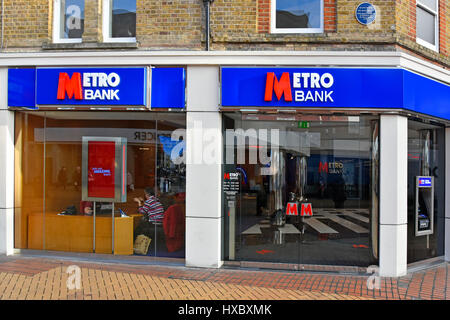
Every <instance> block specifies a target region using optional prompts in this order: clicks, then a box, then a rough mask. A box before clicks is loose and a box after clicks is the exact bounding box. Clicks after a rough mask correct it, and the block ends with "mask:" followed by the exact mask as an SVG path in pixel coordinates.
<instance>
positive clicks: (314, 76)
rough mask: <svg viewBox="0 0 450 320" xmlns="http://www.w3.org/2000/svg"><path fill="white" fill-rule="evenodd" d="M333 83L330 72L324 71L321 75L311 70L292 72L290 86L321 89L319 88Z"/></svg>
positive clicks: (329, 86)
mask: <svg viewBox="0 0 450 320" xmlns="http://www.w3.org/2000/svg"><path fill="white" fill-rule="evenodd" d="M333 84H334V78H333V76H332V75H331V74H330V73H328V72H327V73H324V74H322V75H320V74H318V73H315V72H312V73H307V72H303V73H300V72H294V73H293V74H292V87H293V88H296V89H297V88H311V89H321V88H325V89H328V88H331V86H332V85H333Z"/></svg>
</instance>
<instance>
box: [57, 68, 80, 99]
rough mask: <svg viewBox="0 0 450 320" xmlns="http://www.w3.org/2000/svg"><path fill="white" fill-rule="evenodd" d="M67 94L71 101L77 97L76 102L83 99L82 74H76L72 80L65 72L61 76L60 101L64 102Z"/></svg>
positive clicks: (59, 86)
mask: <svg viewBox="0 0 450 320" xmlns="http://www.w3.org/2000/svg"><path fill="white" fill-rule="evenodd" d="M66 92H67V96H68V97H69V99H72V97H73V96H74V95H75V99H76V100H82V99H83V89H82V87H81V74H80V73H79V72H74V73H73V75H72V79H70V78H69V75H68V74H67V73H65V72H61V73H60V74H59V83H58V96H57V99H58V100H64V99H65V98H66Z"/></svg>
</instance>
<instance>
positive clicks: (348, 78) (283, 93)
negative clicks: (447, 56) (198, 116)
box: [221, 67, 450, 120]
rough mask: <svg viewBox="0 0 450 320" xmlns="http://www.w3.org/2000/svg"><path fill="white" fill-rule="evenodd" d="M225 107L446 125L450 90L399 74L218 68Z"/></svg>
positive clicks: (360, 70) (379, 70)
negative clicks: (395, 114) (388, 112)
mask: <svg viewBox="0 0 450 320" xmlns="http://www.w3.org/2000/svg"><path fill="white" fill-rule="evenodd" d="M221 79H222V102H221V103H222V106H223V107H327V108H390V109H408V110H411V111H416V112H419V113H423V114H427V115H431V116H436V117H440V118H443V119H449V120H450V108H449V101H450V86H448V85H445V84H443V83H440V82H437V81H434V80H432V79H429V78H426V77H423V76H420V75H418V74H415V73H412V72H409V71H406V70H403V69H399V68H398V69H385V68H377V69H375V68H371V69H364V68H282V67H281V68H257V67H256V68H238V67H236V68H233V67H224V68H222V75H221Z"/></svg>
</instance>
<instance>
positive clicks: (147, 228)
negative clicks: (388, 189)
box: [134, 187, 164, 240]
mask: <svg viewBox="0 0 450 320" xmlns="http://www.w3.org/2000/svg"><path fill="white" fill-rule="evenodd" d="M144 194H145V199H146V200H145V201H144V199H142V198H134V201H136V202H137V203H138V206H139V207H138V211H139V213H140V214H142V215H143V217H142V219H141V221H140V223H139V224H138V226H137V227H136V229H135V230H134V239H135V240H136V237H137V236H138V235H140V234H144V235H146V236H147V237H149V238H152V239H153V238H154V223H155V222H156V223H158V222H162V221H163V218H164V208H163V206H162V204H161V202H159V200H158V198H156V196H155V195H154V194H155V193H154V191H153V189H152V188H149V187H146V188H145V189H144Z"/></svg>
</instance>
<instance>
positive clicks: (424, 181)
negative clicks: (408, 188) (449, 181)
mask: <svg viewBox="0 0 450 320" xmlns="http://www.w3.org/2000/svg"><path fill="white" fill-rule="evenodd" d="M418 180H419V187H431V186H432V182H431V178H427V177H419V178H418Z"/></svg>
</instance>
